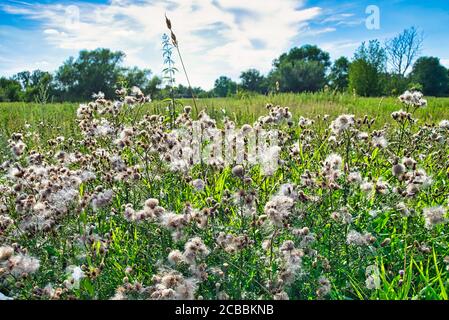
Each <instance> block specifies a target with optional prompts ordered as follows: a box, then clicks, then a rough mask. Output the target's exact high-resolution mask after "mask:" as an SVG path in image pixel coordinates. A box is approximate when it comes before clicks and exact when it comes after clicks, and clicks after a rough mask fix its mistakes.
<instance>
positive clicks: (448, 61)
mask: <svg viewBox="0 0 449 320" xmlns="http://www.w3.org/2000/svg"><path fill="white" fill-rule="evenodd" d="M440 62H441V64H442V65H443V66H445V67H446V68H449V59H441V60H440Z"/></svg>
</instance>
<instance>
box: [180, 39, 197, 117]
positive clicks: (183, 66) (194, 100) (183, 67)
mask: <svg viewBox="0 0 449 320" xmlns="http://www.w3.org/2000/svg"><path fill="white" fill-rule="evenodd" d="M175 48H176V51H178V55H179V61H181V65H182V69H183V70H184V74H185V75H186V79H187V83H188V85H189V90H190V94H191V95H192V100H193V105H194V106H195V112H196V116H197V117H198V106H197V105H196V99H195V94H194V93H193V89H192V85H191V84H190V79H189V75H188V74H187V70H186V67H185V65H184V61H183V60H182V55H181V51H180V50H179V45H178V44H176V45H175Z"/></svg>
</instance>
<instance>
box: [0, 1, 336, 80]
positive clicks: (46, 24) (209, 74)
mask: <svg viewBox="0 0 449 320" xmlns="http://www.w3.org/2000/svg"><path fill="white" fill-rule="evenodd" d="M2 8H3V10H4V11H6V12H8V13H10V14H21V15H25V16H26V17H28V18H30V19H34V20H37V21H39V23H40V24H41V25H42V34H43V36H44V38H45V39H46V41H48V42H49V43H50V44H51V45H52V46H54V47H56V48H59V49H60V50H64V49H65V50H67V51H70V52H72V51H74V50H81V49H94V48H98V47H106V48H111V49H113V50H122V51H124V52H125V53H126V54H127V58H126V64H128V65H137V66H139V67H147V68H151V69H152V70H153V71H154V72H155V73H159V70H161V69H162V58H161V57H160V55H161V36H162V34H163V33H165V32H167V29H166V26H165V18H164V15H165V13H167V15H168V16H169V18H170V19H171V21H172V24H173V30H174V32H175V33H176V36H177V38H178V41H179V44H180V48H181V50H182V53H183V58H184V60H185V63H186V65H187V69H188V71H189V73H190V77H191V80H192V84H193V85H195V86H198V85H199V86H202V87H205V88H210V87H211V86H212V85H213V81H214V80H215V79H216V78H217V77H218V76H219V75H222V74H225V75H228V76H231V77H233V78H237V77H238V75H239V73H240V71H242V70H245V69H247V68H257V69H259V70H261V71H262V72H266V71H268V70H269V69H270V68H271V62H272V60H273V59H274V58H276V57H277V56H278V55H279V54H281V53H282V52H283V51H285V50H287V49H288V48H289V47H290V45H291V41H292V39H293V38H294V37H295V36H297V35H298V33H301V32H305V33H310V32H316V34H320V33H324V32H332V31H334V29H333V28H325V29H321V30H316V31H312V30H310V29H308V23H309V22H310V21H311V20H312V19H315V18H316V17H318V16H319V15H320V14H321V12H322V10H321V8H318V7H313V8H305V4H304V1H294V0H283V1H270V2H264V3H263V5H262V4H261V2H260V0H245V1H241V0H216V1H215V2H212V1H210V0H189V1H186V0H172V1H162V0H140V1H131V0H112V1H110V2H109V3H108V4H106V5H105V4H89V3H85V2H78V3H77V2H74V3H71V5H70V6H69V5H62V4H15V5H4V6H3V7H2ZM298 8H299V9H298ZM78 17H79V19H78ZM255 44H257V45H255ZM178 78H179V80H182V81H183V80H184V77H183V76H182V75H181V74H180V75H178Z"/></svg>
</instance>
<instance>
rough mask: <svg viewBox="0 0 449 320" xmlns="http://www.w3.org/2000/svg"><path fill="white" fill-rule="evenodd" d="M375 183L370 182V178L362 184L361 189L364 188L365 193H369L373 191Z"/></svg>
mask: <svg viewBox="0 0 449 320" xmlns="http://www.w3.org/2000/svg"><path fill="white" fill-rule="evenodd" d="M373 187H374V186H373V184H372V183H371V182H369V181H368V180H365V181H364V182H363V183H362V184H361V185H360V190H362V192H364V193H369V192H372V191H373Z"/></svg>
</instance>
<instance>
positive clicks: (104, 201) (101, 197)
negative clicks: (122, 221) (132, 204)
mask: <svg viewBox="0 0 449 320" xmlns="http://www.w3.org/2000/svg"><path fill="white" fill-rule="evenodd" d="M113 195H114V192H113V191H112V190H106V191H104V192H100V193H98V194H96V195H95V196H94V197H93V199H92V208H93V209H94V210H95V211H96V210H98V209H100V208H103V207H105V206H107V205H108V204H109V203H110V202H111V201H112V197H113Z"/></svg>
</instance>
